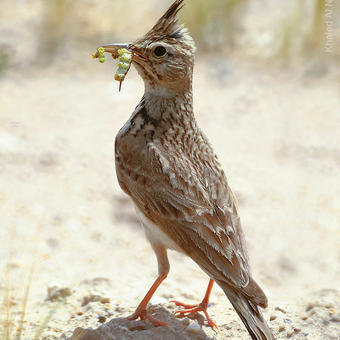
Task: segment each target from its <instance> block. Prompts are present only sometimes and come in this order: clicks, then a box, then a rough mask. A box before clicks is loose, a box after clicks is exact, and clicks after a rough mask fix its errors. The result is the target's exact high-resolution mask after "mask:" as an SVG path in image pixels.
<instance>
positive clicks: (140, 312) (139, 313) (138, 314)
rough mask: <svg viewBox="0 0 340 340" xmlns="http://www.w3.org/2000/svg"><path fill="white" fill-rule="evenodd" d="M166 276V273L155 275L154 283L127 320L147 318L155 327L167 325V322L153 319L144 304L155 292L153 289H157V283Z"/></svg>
mask: <svg viewBox="0 0 340 340" xmlns="http://www.w3.org/2000/svg"><path fill="white" fill-rule="evenodd" d="M166 277H167V274H162V275H160V276H158V277H157V279H156V281H155V282H154V284H153V285H152V286H151V288H150V289H149V291H148V292H147V293H146V295H145V296H144V299H143V300H142V302H141V303H140V304H139V305H138V307H137V309H136V311H135V312H134V313H133V314H132V315H130V316H129V317H128V318H127V319H128V320H136V319H138V318H140V319H141V320H149V321H150V322H151V323H152V324H153V325H154V326H155V327H158V326H167V324H166V323H165V322H162V321H158V320H156V319H154V318H153V317H152V316H151V315H149V314H148V313H147V312H146V305H147V304H148V302H149V301H150V299H151V298H152V295H153V294H154V293H155V291H156V290H157V288H158V287H159V285H160V284H161V283H162V281H163V280H164V279H165V278H166Z"/></svg>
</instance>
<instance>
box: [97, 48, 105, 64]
mask: <svg viewBox="0 0 340 340" xmlns="http://www.w3.org/2000/svg"><path fill="white" fill-rule="evenodd" d="M104 52H105V48H104V47H99V48H98V54H99V62H100V63H104V62H105V55H104Z"/></svg>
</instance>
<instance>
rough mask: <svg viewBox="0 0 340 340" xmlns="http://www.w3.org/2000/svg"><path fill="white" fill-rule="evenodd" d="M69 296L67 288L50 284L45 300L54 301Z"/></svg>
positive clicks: (57, 284) (58, 284) (69, 292)
mask: <svg viewBox="0 0 340 340" xmlns="http://www.w3.org/2000/svg"><path fill="white" fill-rule="evenodd" d="M71 294H72V293H71V289H70V288H69V287H63V286H62V285H61V284H60V283H51V284H50V285H49V286H48V288H47V298H46V300H49V301H55V300H58V299H60V298H65V297H67V296H70V295H71Z"/></svg>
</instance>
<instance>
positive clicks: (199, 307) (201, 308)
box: [170, 279, 219, 329]
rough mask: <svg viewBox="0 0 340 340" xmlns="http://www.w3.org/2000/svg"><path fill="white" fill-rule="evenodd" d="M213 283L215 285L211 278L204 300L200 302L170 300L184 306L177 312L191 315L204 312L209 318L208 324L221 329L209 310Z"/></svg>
mask: <svg viewBox="0 0 340 340" xmlns="http://www.w3.org/2000/svg"><path fill="white" fill-rule="evenodd" d="M213 285H214V280H212V279H210V281H209V284H208V288H207V291H206V292H205V295H204V298H203V300H202V302H201V303H200V304H196V305H188V304H185V303H182V302H179V301H176V300H172V301H170V302H173V303H174V304H176V306H180V307H184V309H183V310H178V311H176V312H175V314H179V315H190V314H196V313H198V312H203V313H204V315H205V317H206V318H207V321H208V325H209V326H210V327H211V328H214V327H216V328H217V329H219V328H218V326H217V325H216V323H215V322H214V321H213V320H212V319H211V318H210V316H209V314H208V312H207V309H208V304H209V298H210V294H211V290H212V287H213Z"/></svg>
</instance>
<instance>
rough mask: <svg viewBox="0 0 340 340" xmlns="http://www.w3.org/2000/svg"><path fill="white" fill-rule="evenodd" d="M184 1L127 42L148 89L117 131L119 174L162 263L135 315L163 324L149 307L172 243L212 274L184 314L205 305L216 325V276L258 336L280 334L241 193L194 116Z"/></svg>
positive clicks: (191, 57)
mask: <svg viewBox="0 0 340 340" xmlns="http://www.w3.org/2000/svg"><path fill="white" fill-rule="evenodd" d="M182 5H183V0H176V1H175V2H174V3H173V4H172V6H171V7H170V8H169V9H168V10H167V12H166V13H165V14H164V15H163V16H162V17H161V18H160V19H159V21H158V22H157V23H156V25H155V26H154V27H153V28H152V29H151V30H150V31H149V32H148V33H147V34H146V35H145V36H144V37H142V38H141V39H139V40H137V41H136V42H134V43H132V44H129V45H128V49H129V50H130V51H131V52H132V64H133V65H134V66H135V67H136V69H137V71H138V73H139V74H140V75H141V77H142V78H143V80H144V84H145V94H144V96H143V98H142V99H141V101H140V103H139V104H138V106H137V107H136V109H135V111H134V112H133V114H132V116H131V117H130V119H129V120H128V121H127V123H126V124H125V125H124V126H123V127H122V129H121V130H120V131H119V133H118V135H117V137H116V145H115V152H116V172H117V177H118V181H119V184H120V186H121V188H122V189H123V191H124V192H125V193H127V194H128V195H129V196H130V197H131V199H132V200H133V202H134V204H135V206H136V210H137V213H138V215H139V217H140V219H141V222H142V224H143V226H144V229H145V234H146V237H147V239H148V240H149V241H150V243H151V245H152V247H153V249H154V251H155V253H156V256H157V260H158V267H159V277H158V278H157V280H156V281H155V283H154V285H153V286H152V287H151V289H150V291H149V292H148V294H147V295H146V296H145V298H144V299H143V301H142V302H141V303H140V305H139V306H138V308H137V309H136V312H135V313H134V314H133V315H132V316H131V317H130V319H136V318H138V317H140V318H141V319H148V320H150V321H151V322H152V323H153V324H154V325H156V326H158V325H164V323H162V322H161V321H158V320H155V319H154V318H152V316H150V315H149V314H147V312H146V305H147V303H148V301H149V299H150V298H151V296H152V294H153V293H154V292H155V290H156V289H157V287H158V286H159V284H160V283H161V282H162V281H163V280H164V279H165V277H166V276H167V274H168V272H169V262H168V258H167V249H168V248H169V249H174V250H177V251H179V252H181V253H183V254H185V255H187V256H189V257H190V258H192V259H193V260H194V261H195V262H196V263H197V264H198V265H199V266H200V267H201V269H202V270H203V271H204V272H205V273H206V274H207V275H209V277H210V278H211V280H210V283H209V287H208V290H207V293H206V296H205V298H204V299H203V301H202V303H201V304H199V305H197V306H187V305H184V304H181V303H179V302H176V301H175V303H176V304H177V305H180V306H184V307H186V309H185V310H184V311H183V310H182V311H180V313H183V314H185V313H194V312H197V311H203V312H204V313H205V314H206V316H207V319H208V323H209V325H210V326H215V324H214V323H213V321H212V320H211V319H210V318H209V316H208V314H207V311H206V309H207V305H208V300H209V295H210V291H211V288H212V284H213V281H216V282H217V284H218V285H219V286H220V287H221V288H222V289H223V290H224V292H225V294H226V296H227V297H228V299H229V300H230V302H231V303H232V305H233V306H234V308H235V309H236V311H237V313H238V314H239V316H240V318H241V320H242V321H243V323H244V324H245V326H246V327H247V329H248V331H249V334H250V335H251V337H252V338H253V339H261V340H264V339H273V335H272V333H271V331H270V329H269V328H268V326H267V324H266V322H265V320H264V319H263V317H262V314H261V311H260V308H259V307H263V308H264V307H266V306H267V298H266V296H265V294H264V293H263V291H262V290H261V288H260V287H259V286H258V285H257V283H256V282H255V281H254V280H253V279H252V277H251V274H250V268H249V263H248V257H247V251H246V247H245V243H244V240H243V235H242V230H241V225H240V219H239V216H238V212H237V207H236V202H235V198H234V196H233V193H232V191H231V190H230V188H229V186H228V183H227V179H226V177H225V174H224V172H223V170H222V168H221V165H220V163H219V162H218V159H217V157H216V156H215V153H214V151H213V149H212V147H211V146H210V144H209V142H208V140H207V138H206V137H205V135H204V134H203V132H202V131H201V130H200V128H199V127H198V125H197V122H196V120H195V117H194V113H193V103H192V74H193V67H194V53H195V44H194V41H193V39H192V38H191V37H190V35H189V34H188V32H187V30H186V29H185V28H184V27H183V26H181V25H179V24H178V21H177V13H178V11H179V10H180V8H181V6H182ZM104 47H105V46H104ZM111 48H112V45H111ZM115 48H119V45H116V46H115Z"/></svg>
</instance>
